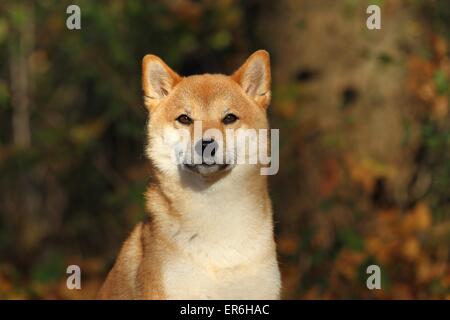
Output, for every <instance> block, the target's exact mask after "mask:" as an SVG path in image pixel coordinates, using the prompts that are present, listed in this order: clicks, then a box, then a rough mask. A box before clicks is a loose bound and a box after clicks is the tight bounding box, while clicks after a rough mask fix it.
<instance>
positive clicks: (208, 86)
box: [142, 51, 271, 177]
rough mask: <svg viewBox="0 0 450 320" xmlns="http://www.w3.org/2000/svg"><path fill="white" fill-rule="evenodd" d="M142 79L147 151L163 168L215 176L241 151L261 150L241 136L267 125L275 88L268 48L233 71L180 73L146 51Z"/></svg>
mask: <svg viewBox="0 0 450 320" xmlns="http://www.w3.org/2000/svg"><path fill="white" fill-rule="evenodd" d="M142 84H143V89H144V95H145V105H146V107H147V108H148V110H149V113H150V118H149V122H148V138H149V141H148V146H147V156H148V157H149V158H150V159H151V160H152V161H153V163H154V164H155V165H156V166H157V168H158V169H159V170H161V171H162V172H163V173H165V174H169V175H176V174H179V172H180V170H183V171H188V172H191V173H193V174H199V175H200V176H203V177H206V176H215V175H219V174H221V173H226V172H227V171H230V170H232V169H233V168H234V167H235V166H236V162H237V161H236V160H237V159H236V158H237V157H238V155H242V156H244V157H249V156H250V155H249V153H251V152H253V153H254V152H258V150H253V151H251V150H250V148H249V147H246V146H245V145H243V144H242V143H239V141H241V142H242V140H239V139H240V138H238V135H239V134H242V133H243V132H244V131H245V130H247V129H254V131H255V132H256V134H258V129H268V122H267V117H266V109H267V106H268V104H269V102H270V96H271V92H270V66H269V55H268V53H267V52H266V51H257V52H255V53H254V54H253V55H251V56H250V57H249V58H248V59H247V61H246V62H245V63H244V64H243V65H242V66H241V67H240V68H239V69H238V70H237V71H236V72H235V73H234V74H233V75H231V76H226V75H220V74H214V75H211V74H204V75H194V76H189V77H180V76H179V75H178V74H176V73H175V72H174V71H173V70H171V69H170V68H169V67H168V66H167V65H166V64H165V63H164V62H163V61H162V60H161V59H159V58H158V57H156V56H154V55H146V56H145V57H144V60H143V71H142ZM247 132H248V130H247ZM244 136H245V135H244ZM241 137H242V136H241ZM246 139H250V140H251V139H255V136H252V135H251V134H250V135H248V136H247V138H246ZM247 141H248V140H247ZM266 147H267V144H266V145H264V149H265V148H266Z"/></svg>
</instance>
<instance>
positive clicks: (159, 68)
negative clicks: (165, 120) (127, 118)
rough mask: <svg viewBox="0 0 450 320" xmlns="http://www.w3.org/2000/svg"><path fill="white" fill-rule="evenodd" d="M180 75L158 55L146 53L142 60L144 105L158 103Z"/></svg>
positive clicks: (151, 105)
mask: <svg viewBox="0 0 450 320" xmlns="http://www.w3.org/2000/svg"><path fill="white" fill-rule="evenodd" d="M180 80H181V77H180V76H179V75H178V74H177V73H176V72H175V71H173V70H172V69H170V67H169V66H168V65H167V64H165V63H164V61H162V60H161V59H160V58H159V57H157V56H155V55H152V54H148V55H146V56H145V57H144V59H143V60H142V88H143V90H144V98H145V99H144V100H145V105H146V106H147V107H148V108H151V107H154V106H156V105H158V104H159V103H160V102H161V100H162V99H164V98H165V97H166V96H167V95H169V93H170V92H171V91H172V89H173V88H174V87H175V85H176V84H177V83H178V82H179V81H180Z"/></svg>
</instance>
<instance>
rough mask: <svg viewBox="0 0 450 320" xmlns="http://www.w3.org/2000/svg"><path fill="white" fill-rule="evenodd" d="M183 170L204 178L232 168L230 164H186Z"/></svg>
mask: <svg viewBox="0 0 450 320" xmlns="http://www.w3.org/2000/svg"><path fill="white" fill-rule="evenodd" d="M183 168H185V169H186V170H188V171H191V172H194V173H197V174H200V175H202V176H211V175H214V174H217V173H221V172H224V171H227V170H230V169H231V168H232V166H231V165H230V164H217V163H212V164H207V163H201V164H184V165H183Z"/></svg>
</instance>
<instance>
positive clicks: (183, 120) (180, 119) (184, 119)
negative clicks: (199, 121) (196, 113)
mask: <svg viewBox="0 0 450 320" xmlns="http://www.w3.org/2000/svg"><path fill="white" fill-rule="evenodd" d="M176 120H177V121H178V122H179V123H181V124H184V125H187V126H188V125H190V124H192V122H193V121H192V119H191V118H189V116H188V115H186V114H182V115H181V116H179V117H178V118H177V119H176Z"/></svg>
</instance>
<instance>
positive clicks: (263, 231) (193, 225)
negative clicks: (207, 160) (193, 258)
mask: <svg viewBox="0 0 450 320" xmlns="http://www.w3.org/2000/svg"><path fill="white" fill-rule="evenodd" d="M156 179H157V183H155V184H154V185H153V186H151V187H150V188H149V190H148V192H147V207H148V210H149V213H150V215H151V217H152V221H153V223H154V224H155V226H156V228H155V230H158V232H160V233H161V236H162V237H164V238H165V239H166V240H168V241H169V242H171V243H172V244H175V245H177V246H181V247H184V248H186V247H189V248H192V250H197V251H199V252H201V254H206V255H207V256H208V259H209V258H212V259H216V260H217V259H220V260H224V261H222V265H223V264H227V263H231V264H233V263H234V262H236V261H237V260H239V259H237V257H234V255H242V252H244V251H245V250H244V251H242V250H241V251H238V250H233V249H232V248H242V247H243V246H244V247H245V246H246V245H248V246H250V248H251V246H252V245H253V243H267V244H268V245H270V244H271V243H272V242H273V230H272V229H273V228H272V209H271V203H270V199H269V197H268V193H267V178H266V176H261V175H259V172H258V171H256V170H251V169H250V170H249V168H245V167H241V168H239V167H237V168H235V169H233V170H232V171H231V172H229V173H227V174H226V175H225V176H223V177H221V178H220V179H217V180H215V181H209V180H205V179H202V178H201V177H199V176H197V175H194V174H192V173H185V172H181V173H180V175H179V176H176V177H173V176H172V177H167V176H164V175H163V174H162V173H157V174H156ZM194 248H195V249H194ZM224 248H230V250H228V251H227V253H226V254H220V253H215V249H220V250H222V249H224ZM253 251H255V248H253ZM238 252H239V253H238ZM253 253H255V254H256V252H253ZM246 254H247V255H248V256H249V257H250V256H251V255H252V253H250V252H247V253H246ZM215 255H216V256H215ZM241 258H242V257H241ZM227 259H229V260H228V262H227Z"/></svg>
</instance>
